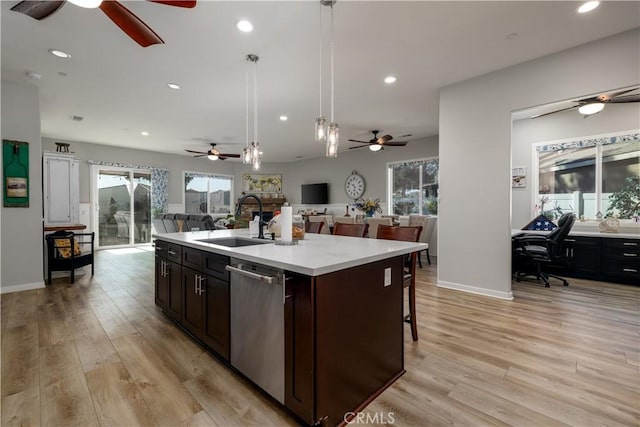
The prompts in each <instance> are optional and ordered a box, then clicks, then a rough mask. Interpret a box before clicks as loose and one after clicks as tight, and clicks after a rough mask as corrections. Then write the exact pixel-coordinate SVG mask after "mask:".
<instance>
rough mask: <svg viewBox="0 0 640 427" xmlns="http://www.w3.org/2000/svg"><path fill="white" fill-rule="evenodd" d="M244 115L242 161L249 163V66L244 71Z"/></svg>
mask: <svg viewBox="0 0 640 427" xmlns="http://www.w3.org/2000/svg"><path fill="white" fill-rule="evenodd" d="M244 116H245V127H244V135H245V139H246V141H245V144H246V145H245V147H244V148H243V149H242V163H243V164H245V165H250V164H251V148H250V147H249V66H247V69H246V71H245V73H244Z"/></svg>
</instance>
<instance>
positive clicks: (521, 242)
mask: <svg viewBox="0 0 640 427" xmlns="http://www.w3.org/2000/svg"><path fill="white" fill-rule="evenodd" d="M575 221H576V216H575V214H572V213H566V214H563V215H562V216H561V217H560V219H559V220H558V227H557V228H555V229H554V230H553V231H552V232H551V233H549V234H548V235H546V236H544V235H539V234H521V235H517V236H514V237H513V238H512V239H511V241H512V248H513V258H514V259H513V262H514V267H515V268H514V270H515V276H516V281H518V282H519V281H521V280H522V278H524V277H525V276H536V278H537V279H538V280H540V279H542V282H543V283H544V286H545V287H546V288H548V287H550V285H549V278H550V277H555V278H556V279H559V280H561V281H562V284H563V285H564V286H569V282H567V281H566V280H565V279H564V278H562V277H560V276H556V275H555V274H551V273H549V272H548V271H545V269H546V268H547V267H549V266H562V267H566V264H567V260H566V256H565V253H566V252H565V250H564V247H563V246H564V240H565V238H566V237H567V235H568V234H569V232H570V231H571V227H573V224H574V223H575ZM532 269H533V270H534V271H533V272H532V271H531V270H532Z"/></svg>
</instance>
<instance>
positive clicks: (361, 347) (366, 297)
mask: <svg viewBox="0 0 640 427" xmlns="http://www.w3.org/2000/svg"><path fill="white" fill-rule="evenodd" d="M155 237H156V304H157V305H159V306H160V307H162V308H163V310H164V311H165V313H166V314H167V315H168V316H169V317H171V318H172V319H173V320H174V321H176V323H178V324H179V325H180V326H182V327H183V328H184V329H186V330H187V331H188V332H189V333H191V334H192V335H193V336H194V337H195V338H196V339H197V340H199V341H200V342H201V343H202V344H204V345H205V346H207V347H209V348H210V349H212V350H213V351H214V352H216V353H217V354H218V355H219V356H220V357H221V358H222V359H224V360H226V361H227V362H228V363H229V364H230V365H231V366H232V367H233V368H235V369H237V370H238V371H239V372H241V373H242V374H243V375H245V376H246V377H247V378H249V379H251V380H252V381H253V382H254V383H256V384H257V385H258V386H260V387H261V388H262V389H263V390H265V391H266V392H267V393H268V394H270V395H271V396H272V397H273V398H275V399H276V400H278V401H279V402H281V403H283V404H284V405H285V406H286V407H287V408H288V409H289V410H290V411H291V412H292V413H294V414H295V415H297V416H298V417H299V419H300V420H301V421H303V422H304V423H306V424H310V425H311V424H317V425H326V426H333V425H338V424H341V423H344V422H345V416H346V415H347V414H349V413H353V412H356V411H357V410H359V409H361V408H363V407H364V406H366V405H367V404H368V403H369V402H370V401H371V400H373V399H374V398H375V397H376V396H377V395H378V394H379V393H381V392H382V391H383V390H384V389H385V388H386V387H388V386H389V385H390V384H391V383H393V382H394V381H395V380H396V379H397V378H398V377H400V376H401V375H402V374H403V373H404V357H403V336H404V329H405V327H404V322H403V317H404V316H403V315H404V313H403V286H402V282H403V256H404V255H405V254H407V253H410V252H414V251H418V250H421V249H425V246H426V245H424V244H420V243H409V242H398V241H388V240H377V239H362V238H354V237H342V236H329V235H319V234H307V235H306V236H305V239H303V240H301V241H300V242H299V244H297V245H293V246H280V245H276V244H275V243H274V242H272V241H268V243H265V242H264V241H260V242H256V241H255V240H252V239H249V238H248V237H249V236H248V230H246V229H244V230H215V231H199V232H187V233H170V234H159V235H156V236H155ZM254 243H255V244H254ZM242 245H246V246H242Z"/></svg>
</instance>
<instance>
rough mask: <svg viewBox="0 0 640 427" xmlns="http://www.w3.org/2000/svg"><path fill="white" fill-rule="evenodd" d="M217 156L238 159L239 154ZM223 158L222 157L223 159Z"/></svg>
mask: <svg viewBox="0 0 640 427" xmlns="http://www.w3.org/2000/svg"><path fill="white" fill-rule="evenodd" d="M218 156H219V157H220V158H221V159H222V158H223V157H224V158H225V159H239V158H240V154H218ZM223 160H224V159H223Z"/></svg>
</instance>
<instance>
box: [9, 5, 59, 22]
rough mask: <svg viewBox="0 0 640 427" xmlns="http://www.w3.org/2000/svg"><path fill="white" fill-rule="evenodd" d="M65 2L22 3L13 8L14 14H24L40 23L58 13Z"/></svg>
mask: <svg viewBox="0 0 640 427" xmlns="http://www.w3.org/2000/svg"><path fill="white" fill-rule="evenodd" d="M64 4H65V2H64V1H21V2H20V3H18V4H16V5H15V6H13V7H12V8H11V10H12V11H14V12H19V13H23V14H25V15H27V16H30V17H31V18H33V19H37V20H38V21H40V20H42V19H44V18H47V17H49V16H51V15H53V14H54V13H55V12H57V11H58V10H59V9H60V8H61V7H62V6H64Z"/></svg>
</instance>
